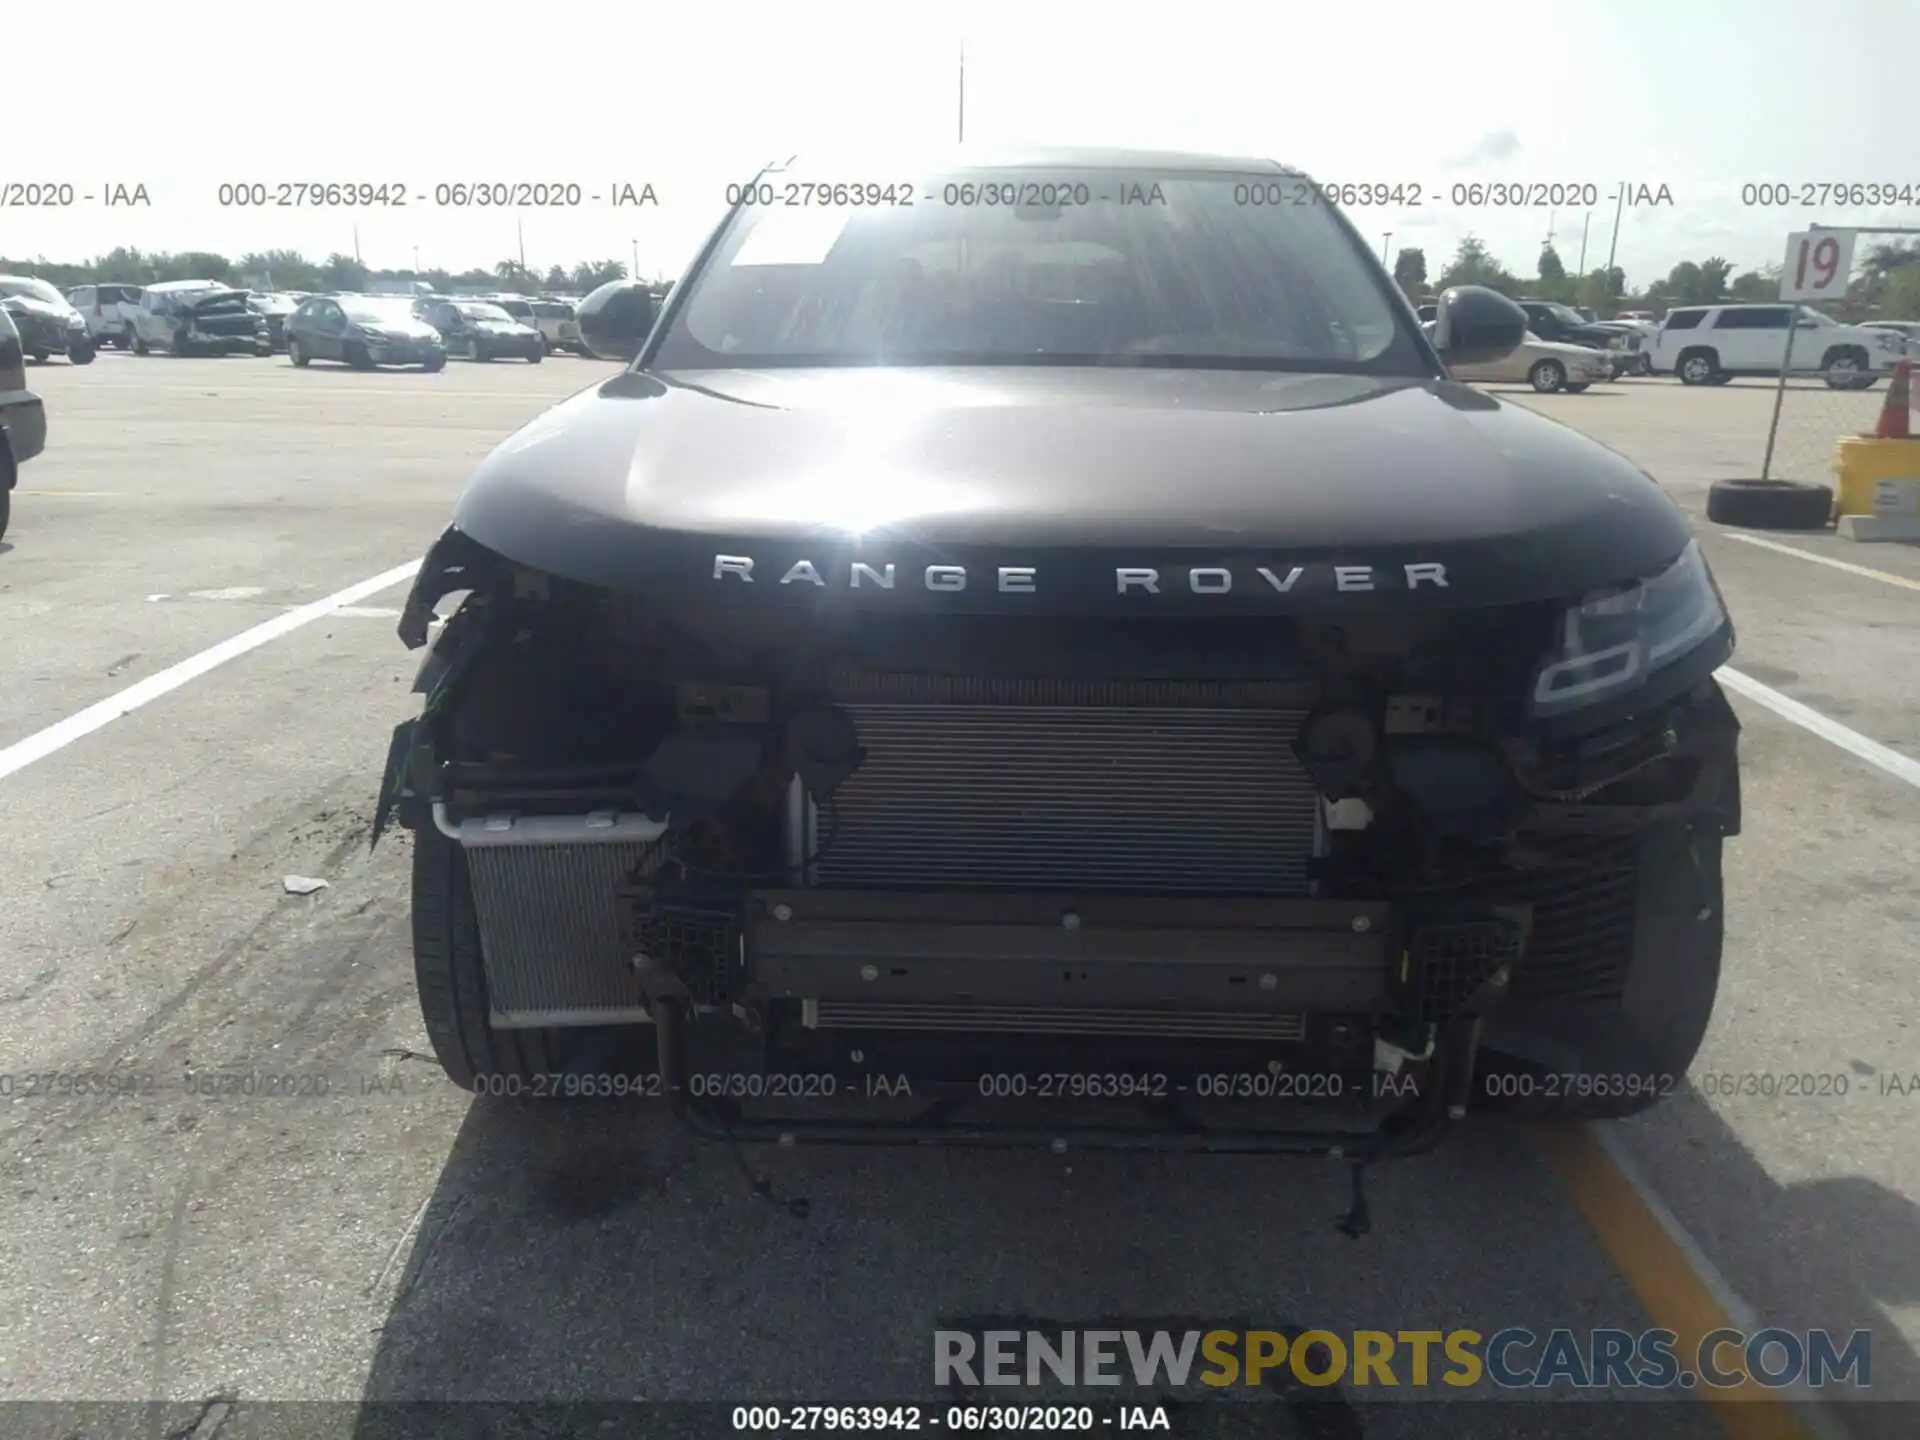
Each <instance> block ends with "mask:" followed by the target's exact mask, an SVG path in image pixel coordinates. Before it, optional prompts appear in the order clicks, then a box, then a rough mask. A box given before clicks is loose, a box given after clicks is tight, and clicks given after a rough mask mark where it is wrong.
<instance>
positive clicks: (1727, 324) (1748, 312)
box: [1653, 305, 1906, 390]
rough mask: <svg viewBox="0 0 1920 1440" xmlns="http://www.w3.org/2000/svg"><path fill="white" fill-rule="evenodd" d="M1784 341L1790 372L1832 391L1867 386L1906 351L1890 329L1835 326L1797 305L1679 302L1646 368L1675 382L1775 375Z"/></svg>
mask: <svg viewBox="0 0 1920 1440" xmlns="http://www.w3.org/2000/svg"><path fill="white" fill-rule="evenodd" d="M1789 336H1792V338H1793V365H1792V373H1794V374H1796V375H1824V376H1826V380H1827V384H1829V385H1831V386H1832V387H1833V388H1834V389H1836V390H1867V389H1871V388H1872V386H1873V382H1874V381H1876V380H1878V379H1879V378H1880V377H1881V376H1882V375H1885V374H1886V373H1887V372H1889V371H1890V370H1892V369H1893V366H1894V363H1895V362H1896V361H1897V360H1899V359H1900V358H1901V357H1902V355H1903V354H1904V353H1905V349H1906V346H1905V342H1904V341H1903V340H1902V338H1901V337H1900V336H1898V335H1896V334H1893V333H1892V332H1890V331H1885V330H1872V329H1869V328H1868V327H1866V326H1864V325H1842V324H1841V323H1840V322H1839V321H1838V320H1835V319H1833V318H1832V317H1831V316H1828V315H1822V314H1821V313H1820V312H1819V311H1818V310H1812V309H1809V308H1808V307H1807V306H1805V305H1686V306H1682V307H1681V308H1680V309H1678V310H1674V311H1671V312H1669V313H1668V315H1667V318H1666V320H1665V321H1664V322H1663V323H1662V324H1661V326H1660V334H1659V336H1658V337H1657V338H1656V339H1655V340H1654V342H1653V369H1654V371H1655V373H1656V374H1662V375H1667V374H1672V375H1678V376H1679V377H1680V383H1681V384H1683V385H1724V384H1725V383H1726V382H1727V381H1729V380H1731V379H1732V378H1733V377H1734V376H1736V375H1778V374H1779V373H1780V364H1781V362H1782V361H1783V360H1784V359H1785V358H1786V356H1787V338H1788V337H1789Z"/></svg>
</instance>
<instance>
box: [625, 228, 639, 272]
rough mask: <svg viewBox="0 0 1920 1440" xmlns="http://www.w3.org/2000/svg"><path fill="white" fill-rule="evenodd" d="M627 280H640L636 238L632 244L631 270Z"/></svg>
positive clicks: (637, 240)
mask: <svg viewBox="0 0 1920 1440" xmlns="http://www.w3.org/2000/svg"><path fill="white" fill-rule="evenodd" d="M627 278H628V279H629V280H638V279H639V278H640V241H639V239H638V238H637V237H636V238H635V239H634V242H633V269H632V271H631V272H630V273H629V274H628V276H627Z"/></svg>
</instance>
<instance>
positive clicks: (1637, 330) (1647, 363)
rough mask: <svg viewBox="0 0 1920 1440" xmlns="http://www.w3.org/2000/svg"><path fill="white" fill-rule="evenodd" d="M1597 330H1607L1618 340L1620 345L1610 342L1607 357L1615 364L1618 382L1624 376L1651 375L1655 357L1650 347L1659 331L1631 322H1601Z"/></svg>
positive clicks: (1652, 327)
mask: <svg viewBox="0 0 1920 1440" xmlns="http://www.w3.org/2000/svg"><path fill="white" fill-rule="evenodd" d="M1595 328H1596V329H1600V330H1605V331H1606V332H1607V333H1608V334H1609V335H1612V336H1614V337H1616V338H1617V340H1618V343H1617V344H1616V343H1614V342H1613V341H1609V342H1608V344H1607V351H1606V353H1607V357H1608V359H1609V360H1611V361H1612V362H1613V375H1614V378H1615V379H1616V380H1617V379H1619V378H1620V376H1622V375H1651V374H1652V373H1653V356H1652V355H1651V354H1650V353H1649V352H1648V347H1649V346H1650V345H1651V344H1652V342H1653V337H1654V336H1655V335H1656V334H1658V333H1659V332H1658V329H1657V328H1656V327H1654V326H1652V325H1644V326H1643V325H1639V324H1636V323H1635V322H1634V321H1631V320H1601V321H1598V322H1596V326H1595Z"/></svg>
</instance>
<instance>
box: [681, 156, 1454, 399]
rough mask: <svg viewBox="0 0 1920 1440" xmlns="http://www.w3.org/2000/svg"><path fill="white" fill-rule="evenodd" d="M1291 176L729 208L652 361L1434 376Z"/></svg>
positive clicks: (987, 176) (923, 192)
mask: <svg viewBox="0 0 1920 1440" xmlns="http://www.w3.org/2000/svg"><path fill="white" fill-rule="evenodd" d="M793 178H794V177H791V176H783V177H782V180H781V185H780V189H781V191H782V192H785V191H786V190H787V189H788V188H790V181H791V180H792V179H793ZM800 183H801V184H802V185H804V177H801V180H800ZM1307 184H1308V182H1306V181H1304V180H1301V179H1299V178H1298V177H1292V176H1279V175H1273V174H1263V175H1257V176H1255V175H1244V174H1239V175H1236V174H1232V173H1195V172H1192V171H1184V172H1160V173H1156V172H1152V171H1147V170H1124V171H1122V170H1078V171H1073V172H1064V171H1057V170H1047V171H1041V170H1026V169H997V170H991V171H973V172H968V173H962V174H957V175H945V176H937V177H934V178H932V179H930V180H925V181H922V182H921V183H919V184H917V185H914V186H912V187H908V186H906V185H904V184H901V185H898V186H874V187H869V188H871V189H873V190H875V191H876V192H878V193H879V198H878V199H877V200H876V202H875V203H874V204H871V205H860V206H848V207H829V206H815V207H785V206H780V207H771V208H742V209H739V210H737V211H736V212H735V214H734V215H733V217H732V218H731V220H730V221H729V222H728V225H727V227H726V230H725V233H724V234H723V235H722V237H721V239H720V242H719V245H718V247H717V248H716V250H715V252H714V254H713V257H712V258H711V260H710V261H709V262H708V263H707V264H705V265H703V266H702V267H701V269H700V271H699V274H698V275H697V277H695V278H694V279H693V281H692V284H691V287H690V289H689V292H688V294H687V295H686V296H685V297H684V300H683V303H682V305H681V307H680V309H679V310H678V312H677V313H676V314H675V315H674V317H673V319H672V321H671V322H670V324H669V327H668V329H667V331H666V333H665V334H664V335H663V336H662V338H661V340H660V342H659V348H658V350H657V352H656V353H655V355H654V356H653V357H652V359H651V361H650V363H651V364H652V365H653V366H655V367H656V368H659V369H676V368H680V369H700V368H710V367H747V366H756V367H758V366H779V365H789V366H794V365H913V364H920V365H952V364H974V365H994V364H1048V363H1051V364H1072V365H1135V366H1140V365H1148V366H1169V367H1171V366H1182V365H1187V366H1214V367H1222V368H1240V369H1278V370H1298V371H1347V372H1354V373H1369V374H1393V375H1425V374H1428V373H1431V366H1430V363H1429V362H1428V361H1427V359H1426V358H1425V356H1424V354H1423V353H1422V351H1421V349H1420V346H1419V344H1418V342H1417V341H1416V340H1415V339H1414V338H1413V336H1412V334H1411V332H1410V331H1409V330H1407V329H1405V328H1404V327H1403V326H1402V324H1401V323H1400V321H1399V320H1398V319H1397V311H1396V307H1395V306H1394V305H1393V304H1392V303H1391V302H1390V301H1389V298H1388V294H1387V291H1386V288H1385V286H1384V284H1383V283H1382V280H1381V278H1380V277H1379V276H1377V275H1376V274H1375V273H1373V270H1372V267H1371V266H1370V265H1369V263H1368V260H1367V258H1366V257H1365V256H1364V255H1363V254H1362V253H1361V249H1360V247H1359V246H1358V245H1357V244H1356V243H1355V242H1354V241H1353V239H1352V238H1351V236H1350V235H1349V233H1348V232H1347V231H1346V229H1345V228H1344V227H1343V226H1342V225H1341V223H1340V222H1339V221H1338V220H1337V219H1336V218H1335V216H1334V213H1333V211H1332V210H1331V209H1330V208H1329V207H1327V206H1325V205H1323V204H1319V203H1315V202H1312V201H1309V202H1308V203H1303V204H1302V203H1294V200H1295V198H1296V196H1297V195H1298V194H1299V193H1301V192H1303V191H1304V190H1305V189H1306V187H1307ZM889 190H891V191H892V192H893V194H894V198H893V199H891V200H889V199H887V198H886V196H887V192H888V191H889ZM901 195H906V196H907V197H908V199H907V200H906V201H902V200H900V199H899V196H901ZM863 198H864V197H863ZM995 202H1000V203H995ZM1007 202H1012V203H1007Z"/></svg>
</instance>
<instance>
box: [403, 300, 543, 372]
mask: <svg viewBox="0 0 1920 1440" xmlns="http://www.w3.org/2000/svg"><path fill="white" fill-rule="evenodd" d="M415 313H416V314H418V315H419V316H420V318H421V319H422V320H424V321H426V323H427V324H429V325H431V326H432V327H433V328H434V329H435V330H437V331H439V332H440V338H441V339H442V340H443V341H445V342H446V347H447V353H448V354H449V355H458V356H461V357H463V358H465V359H468V360H499V359H503V358H510V357H517V358H519V359H521V360H527V361H530V362H532V363H533V364H535V365H537V364H539V363H540V361H541V360H542V359H543V358H545V356H546V353H547V342H546V340H545V339H544V338H542V336H541V334H540V332H539V331H538V330H536V329H534V328H533V327H532V326H529V325H523V324H521V323H520V322H519V321H518V320H515V319H514V318H513V316H512V315H510V314H508V313H507V311H506V310H505V309H504V308H503V307H502V306H500V305H499V304H497V303H495V302H494V301H492V300H456V299H444V300H442V299H429V300H422V301H419V302H418V303H417V306H416V309H415Z"/></svg>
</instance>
